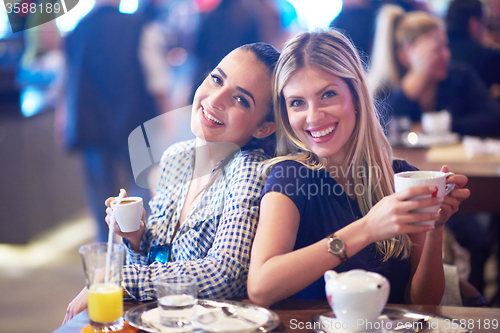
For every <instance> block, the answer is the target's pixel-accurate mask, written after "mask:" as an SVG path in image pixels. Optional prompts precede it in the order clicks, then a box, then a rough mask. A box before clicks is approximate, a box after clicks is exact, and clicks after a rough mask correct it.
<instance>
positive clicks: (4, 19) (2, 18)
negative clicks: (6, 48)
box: [0, 7, 12, 39]
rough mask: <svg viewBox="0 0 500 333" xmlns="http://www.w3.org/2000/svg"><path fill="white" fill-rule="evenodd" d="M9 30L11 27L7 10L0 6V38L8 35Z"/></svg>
mask: <svg viewBox="0 0 500 333" xmlns="http://www.w3.org/2000/svg"><path fill="white" fill-rule="evenodd" d="M4 8H5V7H4ZM11 32H12V29H11V27H10V24H9V17H8V16H7V10H3V8H0V39H2V38H4V37H5V36H7V35H9V34H10V33H11Z"/></svg>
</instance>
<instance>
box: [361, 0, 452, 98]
mask: <svg viewBox="0 0 500 333" xmlns="http://www.w3.org/2000/svg"><path fill="white" fill-rule="evenodd" d="M442 26H443V23H442V21H440V20H439V19H438V18H436V17H433V16H432V15H430V14H428V13H426V12H422V11H413V12H409V13H405V11H404V9H403V8H401V7H399V6H396V5H384V6H382V8H381V9H380V12H379V13H378V15H377V20H376V29H375V38H374V42H373V50H372V56H371V64H370V70H369V72H368V75H367V82H368V87H369V89H370V91H371V92H372V94H373V95H374V96H377V95H380V94H381V92H383V90H384V89H385V88H394V87H397V86H399V83H400V81H401V79H402V77H403V76H404V75H405V74H406V71H407V70H406V68H405V67H404V66H403V64H402V63H401V61H400V60H399V58H398V50H399V49H400V48H402V47H403V46H406V45H411V44H413V42H414V41H415V40H416V39H417V38H418V37H419V36H421V35H423V34H426V33H428V32H431V31H433V30H436V29H438V28H440V27H442Z"/></svg>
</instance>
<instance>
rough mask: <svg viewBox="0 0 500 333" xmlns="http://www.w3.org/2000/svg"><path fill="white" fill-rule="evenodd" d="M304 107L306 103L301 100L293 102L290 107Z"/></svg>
mask: <svg viewBox="0 0 500 333" xmlns="http://www.w3.org/2000/svg"><path fill="white" fill-rule="evenodd" d="M302 105H304V101H301V100H298V99H297V100H294V101H292V102H291V103H290V106H291V107H294V108H296V107H299V106H302Z"/></svg>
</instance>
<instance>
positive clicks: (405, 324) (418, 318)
mask: <svg viewBox="0 0 500 333" xmlns="http://www.w3.org/2000/svg"><path fill="white" fill-rule="evenodd" d="M378 319H379V320H378V321H377V322H375V323H365V322H359V326H360V327H358V328H360V329H361V331H358V332H370V333H417V332H425V333H471V332H472V331H471V330H468V329H462V328H460V327H458V328H457V327H456V323H457V321H456V320H455V321H453V320H452V319H451V318H448V317H444V316H439V315H433V314H429V313H423V312H422V313H421V312H413V311H409V310H405V309H399V308H391V307H386V308H384V310H383V311H382V314H381V315H380V316H379V318H378ZM311 325H313V329H314V331H315V332H317V333H344V332H346V333H347V332H352V331H350V330H347V329H343V328H342V326H341V323H340V322H339V321H338V320H337V318H335V314H334V313H333V311H331V310H330V311H326V312H323V313H319V314H316V315H314V316H313V318H312V323H311ZM363 329H364V330H363Z"/></svg>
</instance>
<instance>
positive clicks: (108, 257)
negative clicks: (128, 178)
mask: <svg viewBox="0 0 500 333" xmlns="http://www.w3.org/2000/svg"><path fill="white" fill-rule="evenodd" d="M125 194H127V192H126V191H125V190H124V189H120V194H119V195H118V198H117V199H116V200H115V206H116V205H119V204H120V203H121V202H122V200H123V197H124V196H125ZM114 225H115V211H114V210H113V209H112V210H111V219H110V221H109V233H108V252H107V253H106V272H105V274H106V275H105V279H104V280H105V283H106V284H107V283H108V282H109V271H110V266H111V253H112V252H113V229H114Z"/></svg>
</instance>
